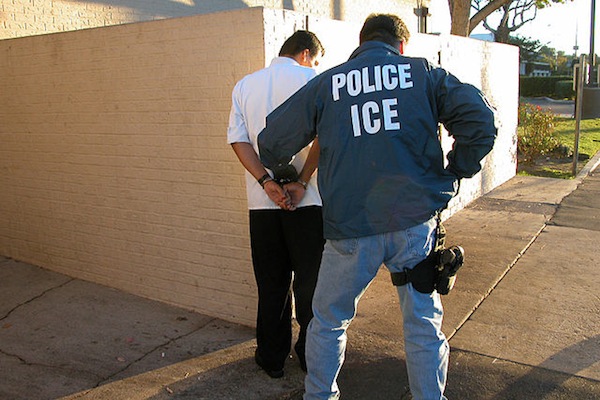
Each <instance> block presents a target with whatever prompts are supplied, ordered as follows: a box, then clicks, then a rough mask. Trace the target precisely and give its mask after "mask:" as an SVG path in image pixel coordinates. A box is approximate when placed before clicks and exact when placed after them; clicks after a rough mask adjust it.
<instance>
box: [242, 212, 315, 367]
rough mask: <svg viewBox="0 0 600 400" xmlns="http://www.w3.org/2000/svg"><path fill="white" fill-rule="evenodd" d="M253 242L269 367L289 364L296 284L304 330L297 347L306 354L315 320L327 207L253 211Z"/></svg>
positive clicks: (259, 329)
mask: <svg viewBox="0 0 600 400" xmlns="http://www.w3.org/2000/svg"><path fill="white" fill-rule="evenodd" d="M250 243H251V248H252V263H253V265H254V276H255V278H256V284H257V286H258V315H257V321H256V341H257V344H258V352H259V354H260V356H261V358H262V359H263V361H264V363H265V364H266V365H267V366H268V367H269V369H273V370H278V369H283V365H284V363H285V360H286V359H287V357H288V355H289V354H290V347H291V342H292V301H291V300H292V298H291V292H290V287H292V272H293V294H294V300H295V306H296V319H297V321H298V324H299V325H300V334H299V337H298V341H297V342H296V344H295V346H294V349H295V350H296V353H297V354H298V356H299V357H304V344H305V340H306V329H307V328H308V323H309V322H310V320H311V319H312V316H313V314H312V298H313V294H314V291H315V285H316V283H317V275H318V273H319V266H320V264H321V256H322V253H323V246H324V244H325V240H324V239H323V217H322V214H321V207H319V206H309V207H301V208H298V209H296V210H295V211H284V210H250Z"/></svg>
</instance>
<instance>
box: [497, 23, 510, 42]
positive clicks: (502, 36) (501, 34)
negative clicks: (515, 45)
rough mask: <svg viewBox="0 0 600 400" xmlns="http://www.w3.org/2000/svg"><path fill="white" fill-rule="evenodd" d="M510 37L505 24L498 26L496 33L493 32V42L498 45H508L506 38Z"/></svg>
mask: <svg viewBox="0 0 600 400" xmlns="http://www.w3.org/2000/svg"><path fill="white" fill-rule="evenodd" d="M509 35H510V29H508V26H506V25H505V24H500V25H498V28H497V29H496V32H494V40H495V41H496V42H498V43H508V37H509Z"/></svg>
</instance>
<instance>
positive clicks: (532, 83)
mask: <svg viewBox="0 0 600 400" xmlns="http://www.w3.org/2000/svg"><path fill="white" fill-rule="evenodd" d="M572 79H573V78H571V77H569V76H544V77H542V76H521V77H519V95H520V96H522V97H550V98H564V97H558V96H557V93H556V89H557V87H556V83H557V82H560V81H566V80H572Z"/></svg>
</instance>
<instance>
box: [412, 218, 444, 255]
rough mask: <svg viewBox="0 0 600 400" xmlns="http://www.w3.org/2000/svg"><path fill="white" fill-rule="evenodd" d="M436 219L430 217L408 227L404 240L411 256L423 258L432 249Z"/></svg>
mask: <svg viewBox="0 0 600 400" xmlns="http://www.w3.org/2000/svg"><path fill="white" fill-rule="evenodd" d="M436 224H437V222H436V220H435V218H432V219H430V220H428V221H426V222H424V223H422V224H419V225H416V226H413V227H410V228H408V229H407V230H406V231H405V233H406V242H407V244H408V249H409V252H410V254H411V255H412V256H413V257H418V258H425V257H427V255H429V253H430V252H431V250H432V249H433V244H434V240H435V234H434V233H435V227H436Z"/></svg>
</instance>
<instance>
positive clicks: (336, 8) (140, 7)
mask: <svg viewBox="0 0 600 400" xmlns="http://www.w3.org/2000/svg"><path fill="white" fill-rule="evenodd" d="M67 1H68V2H69V3H93V4H105V5H109V6H114V7H125V8H129V9H132V10H136V11H137V12H138V13H139V16H140V17H141V19H144V20H145V19H153V18H155V17H157V16H163V17H184V16H188V15H196V14H208V13H213V12H219V11H228V10H236V9H240V8H247V7H253V6H258V5H260V4H256V5H249V4H247V3H246V2H244V1H243V0H218V1H214V0H213V1H210V0H162V1H161V0H158V1H139V0H67ZM330 1H331V14H330V15H331V17H332V18H333V19H339V20H341V19H342V5H341V2H342V0H330ZM283 9H284V10H295V11H305V12H306V11H307V10H296V6H295V5H294V1H293V0H284V1H283Z"/></svg>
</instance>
